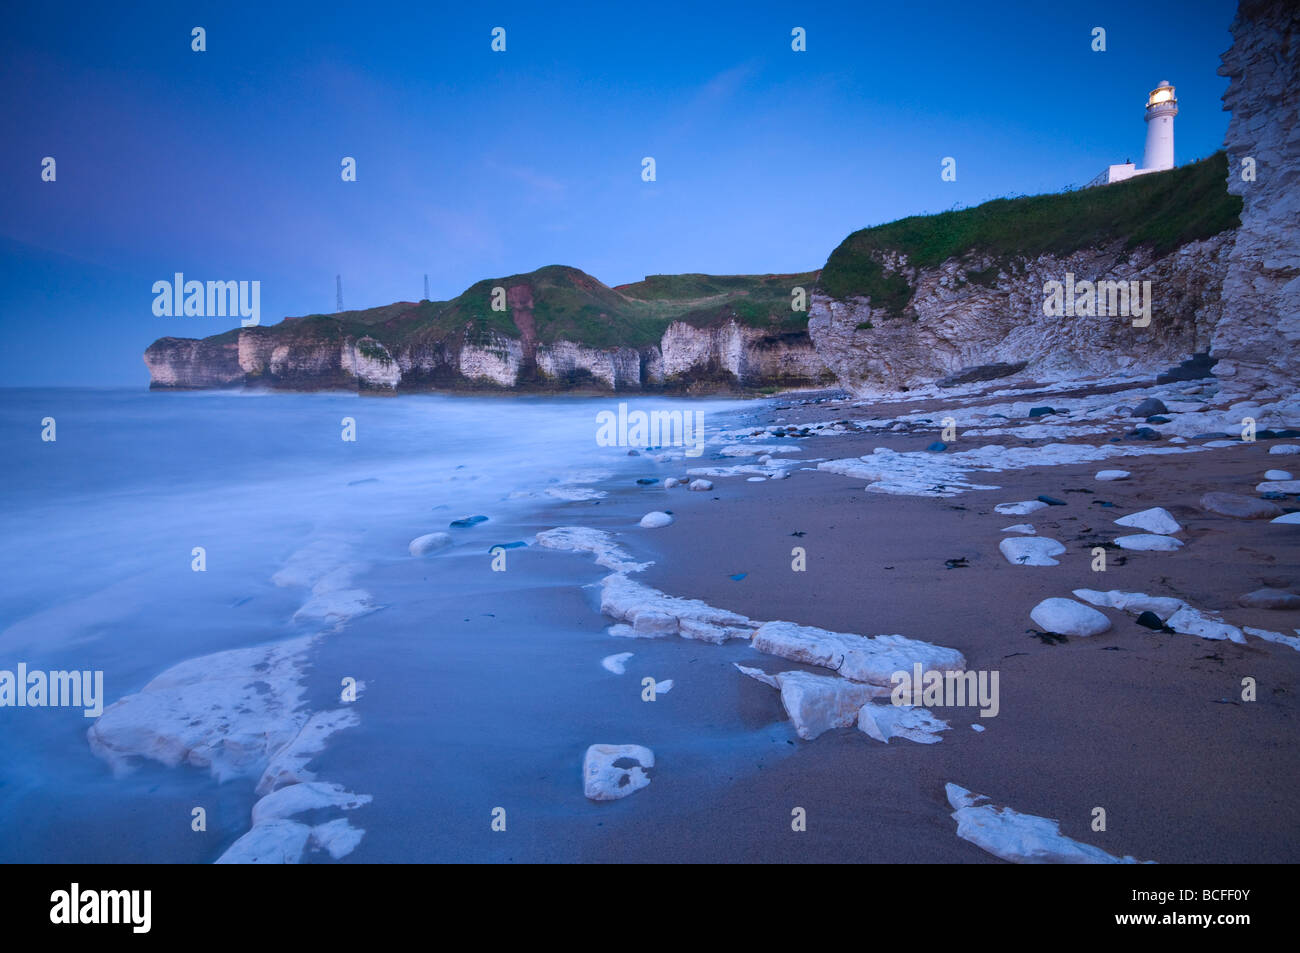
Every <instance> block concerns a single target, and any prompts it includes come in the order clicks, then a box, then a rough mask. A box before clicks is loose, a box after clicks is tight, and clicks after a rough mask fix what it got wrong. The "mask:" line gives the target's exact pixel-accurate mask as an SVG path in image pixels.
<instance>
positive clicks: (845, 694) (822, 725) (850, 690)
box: [733, 663, 889, 741]
mask: <svg viewBox="0 0 1300 953" xmlns="http://www.w3.org/2000/svg"><path fill="white" fill-rule="evenodd" d="M733 664H735V666H736V668H737V669H738V670H739V671H740V672H742V673H743V674H745V675H748V676H749V677H750V678H753V679H756V680H758V681H760V682H762V683H763V684H764V685H770V686H772V687H773V688H775V689H777V690H778V691H780V693H781V704H782V705H783V706H784V707H785V711H786V714H787V715H789V716H790V722H791V723H792V724H793V725H794V729H795V733H796V734H797V735H798V736H799V737H800V738H802V739H803V740H804V741H812V740H813V739H814V738H816V737H817V736H818V735H820V734H822V733H823V732H825V731H829V730H830V729H832V728H852V727H853V726H854V725H855V724H857V721H858V712H859V710H860V709H861V708H862V706H863V705H865V704H867V703H868V702H870V701H871V700H872V699H873V698H879V697H883V696H887V695H888V694H889V689H888V688H884V687H882V686H879V685H865V684H862V683H859V682H853V681H850V680H849V679H847V678H841V677H840V676H838V675H815V674H813V673H812V672H781V673H779V674H776V675H768V674H767V673H766V672H764V671H763V670H762V669H758V668H750V667H747V666H744V665H741V664H739V663H733Z"/></svg>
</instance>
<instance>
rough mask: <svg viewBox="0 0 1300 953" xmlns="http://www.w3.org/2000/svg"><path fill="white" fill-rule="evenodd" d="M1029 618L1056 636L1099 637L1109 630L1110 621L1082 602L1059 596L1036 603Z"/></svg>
mask: <svg viewBox="0 0 1300 953" xmlns="http://www.w3.org/2000/svg"><path fill="white" fill-rule="evenodd" d="M1029 618H1031V619H1033V620H1034V622H1036V623H1037V624H1038V625H1041V626H1042V627H1043V628H1044V629H1046V630H1047V631H1048V632H1053V633H1056V634H1058V635H1081V636H1089V635H1100V634H1101V633H1102V632H1105V631H1106V630H1107V629H1109V628H1110V619H1108V618H1106V616H1105V615H1104V614H1102V613H1100V612H1098V611H1097V610H1096V609H1094V608H1092V607H1091V606H1085V605H1084V604H1083V603H1082V602H1075V601H1074V600H1073V599H1064V598H1061V597H1060V596H1053V597H1051V598H1049V599H1044V600H1043V601H1042V602H1040V603H1038V605H1036V606H1034V608H1033V609H1031V610H1030V612H1029Z"/></svg>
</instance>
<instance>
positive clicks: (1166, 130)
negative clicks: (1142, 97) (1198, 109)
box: [1142, 80, 1178, 172]
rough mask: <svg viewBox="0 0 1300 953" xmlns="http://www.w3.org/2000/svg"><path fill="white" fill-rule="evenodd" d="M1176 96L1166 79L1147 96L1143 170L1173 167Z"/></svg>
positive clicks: (1159, 169)
mask: <svg viewBox="0 0 1300 953" xmlns="http://www.w3.org/2000/svg"><path fill="white" fill-rule="evenodd" d="M1177 115H1178V97H1177V96H1175V95H1174V88H1173V87H1172V86H1170V85H1169V81H1168V80H1161V82H1160V85H1159V86H1157V87H1156V88H1155V89H1153V90H1151V95H1150V96H1148V97H1147V115H1146V120H1147V147H1146V151H1145V152H1144V153H1143V155H1142V171H1143V172H1160V171H1163V170H1165V169H1172V168H1173V167H1174V117H1175V116H1177Z"/></svg>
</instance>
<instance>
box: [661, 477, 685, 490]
mask: <svg viewBox="0 0 1300 953" xmlns="http://www.w3.org/2000/svg"><path fill="white" fill-rule="evenodd" d="M681 485H682V481H681V480H679V479H677V477H668V478H667V479H665V480H664V489H665V490H671V489H672V488H673V487H675V486H681Z"/></svg>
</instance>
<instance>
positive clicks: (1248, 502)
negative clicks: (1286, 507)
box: [1201, 491, 1282, 520]
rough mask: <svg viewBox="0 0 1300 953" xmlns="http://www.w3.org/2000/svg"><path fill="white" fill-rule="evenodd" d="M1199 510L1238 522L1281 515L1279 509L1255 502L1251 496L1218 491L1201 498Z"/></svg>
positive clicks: (1258, 501) (1271, 504)
mask: <svg viewBox="0 0 1300 953" xmlns="http://www.w3.org/2000/svg"><path fill="white" fill-rule="evenodd" d="M1201 509H1203V510H1205V511H1206V512H1207V513H1214V514H1215V515H1217V516H1230V517H1232V518H1233V519H1239V520H1259V519H1271V518H1272V517H1275V516H1281V515H1282V510H1281V508H1280V507H1278V506H1276V505H1274V504H1273V503H1269V502H1267V501H1265V500H1257V499H1255V498H1254V497H1253V496H1242V495H1241V494H1240V493H1222V492H1218V491H1215V492H1212V493H1206V494H1204V495H1203V496H1202V497H1201Z"/></svg>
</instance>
